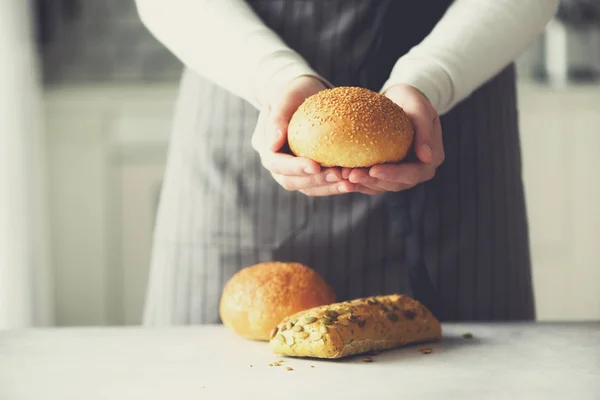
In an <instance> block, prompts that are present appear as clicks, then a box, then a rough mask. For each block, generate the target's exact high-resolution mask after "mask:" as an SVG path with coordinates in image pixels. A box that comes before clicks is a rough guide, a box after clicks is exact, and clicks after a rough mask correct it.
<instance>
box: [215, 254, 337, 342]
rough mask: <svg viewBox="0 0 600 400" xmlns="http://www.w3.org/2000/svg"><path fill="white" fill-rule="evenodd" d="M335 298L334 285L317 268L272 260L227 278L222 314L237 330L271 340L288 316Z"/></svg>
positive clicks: (256, 337) (231, 327)
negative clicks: (276, 328) (274, 332)
mask: <svg viewBox="0 0 600 400" xmlns="http://www.w3.org/2000/svg"><path fill="white" fill-rule="evenodd" d="M334 302H335V294H334V292H333V289H332V288H331V287H330V286H329V285H328V284H327V283H326V282H325V280H324V279H323V278H322V277H321V276H320V275H319V274H318V273H317V272H316V271H314V270H312V269H311V268H309V267H307V266H305V265H302V264H299V263H283V262H269V263H261V264H256V265H253V266H250V267H246V268H244V269H242V270H240V271H239V272H237V273H236V274H235V275H234V276H233V277H232V278H231V279H230V280H229V282H227V284H226V285H225V288H224V289H223V294H222V296H221V304H220V314H221V321H223V325H225V326H226V327H228V328H229V329H231V330H232V331H234V332H235V333H236V334H238V335H240V336H242V337H244V338H246V339H252V340H261V341H268V340H269V339H270V333H271V331H272V330H273V328H275V327H276V326H277V325H278V324H279V323H280V322H281V321H282V320H283V319H284V318H285V317H287V316H289V315H292V314H295V313H297V312H300V311H304V310H307V309H309V308H313V307H317V306H322V305H326V304H331V303H334Z"/></svg>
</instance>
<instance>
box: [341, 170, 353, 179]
mask: <svg viewBox="0 0 600 400" xmlns="http://www.w3.org/2000/svg"><path fill="white" fill-rule="evenodd" d="M350 172H352V168H342V178H344V179H348V177H349V176H350Z"/></svg>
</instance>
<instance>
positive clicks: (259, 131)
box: [250, 107, 270, 153]
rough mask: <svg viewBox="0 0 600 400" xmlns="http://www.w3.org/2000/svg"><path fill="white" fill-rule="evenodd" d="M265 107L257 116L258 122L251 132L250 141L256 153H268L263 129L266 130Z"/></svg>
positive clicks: (266, 112) (268, 147)
mask: <svg viewBox="0 0 600 400" xmlns="http://www.w3.org/2000/svg"><path fill="white" fill-rule="evenodd" d="M268 109H269V107H267V108H266V109H265V110H262V111H261V112H260V113H259V114H258V120H257V121H256V125H255V127H254V132H252V139H251V141H250V143H251V145H252V148H253V149H254V150H256V151H257V152H258V153H263V152H265V151H269V149H270V146H269V145H268V142H267V140H266V136H265V129H266V125H265V123H266V121H267V116H268V112H269V111H268Z"/></svg>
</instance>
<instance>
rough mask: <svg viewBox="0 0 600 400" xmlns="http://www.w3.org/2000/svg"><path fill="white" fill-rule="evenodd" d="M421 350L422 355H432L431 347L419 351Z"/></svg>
mask: <svg viewBox="0 0 600 400" xmlns="http://www.w3.org/2000/svg"><path fill="white" fill-rule="evenodd" d="M419 350H420V351H421V353H423V354H431V352H432V351H433V350H432V349H431V347H423V348H421V349H419Z"/></svg>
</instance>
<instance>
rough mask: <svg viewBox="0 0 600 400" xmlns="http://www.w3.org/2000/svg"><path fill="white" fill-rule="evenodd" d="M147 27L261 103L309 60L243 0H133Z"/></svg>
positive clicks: (206, 72) (204, 70) (193, 65)
mask: <svg viewBox="0 0 600 400" xmlns="http://www.w3.org/2000/svg"><path fill="white" fill-rule="evenodd" d="M136 5H137V9H138V13H139V16H140V18H141V20H142V22H143V23H144V25H145V26H146V27H147V29H148V30H149V31H150V32H151V33H152V34H153V35H154V36H155V37H156V38H157V40H159V41H160V42H161V43H162V44H163V45H164V46H165V47H167V48H168V49H169V50H170V51H171V52H172V53H173V54H174V55H175V56H176V57H178V58H179V59H180V60H181V62H182V63H183V64H184V65H186V66H187V67H189V68H190V69H192V70H194V71H195V72H196V73H198V74H199V75H201V76H203V77H205V78H206V79H209V80H211V81H213V82H214V83H216V84H218V85H220V86H222V87H224V88H225V89H227V90H229V91H230V92H232V93H234V94H236V95H238V96H240V97H242V98H244V99H246V100H247V101H249V102H250V103H251V104H253V105H254V106H255V107H257V108H261V106H262V105H264V104H265V103H266V101H267V99H268V98H269V96H270V94H271V93H272V92H273V91H274V90H276V89H277V88H278V87H281V86H282V85H284V84H285V83H286V82H289V81H290V80H292V79H294V78H296V77H299V76H303V75H311V76H315V77H317V78H319V79H321V80H323V81H324V82H325V83H326V84H328V83H327V82H326V81H325V79H323V78H322V77H320V76H319V75H318V74H317V73H316V72H315V71H314V70H313V68H311V66H310V65H309V64H308V63H307V62H306V61H305V60H304V59H303V58H302V57H301V56H300V54H298V53H297V52H295V51H294V50H292V49H291V48H289V47H288V46H287V45H286V44H285V43H284V42H283V41H282V39H281V38H279V36H278V35H277V34H276V33H275V32H273V31H272V30H271V29H270V28H269V27H267V26H266V25H265V24H264V23H263V21H262V20H261V19H260V18H259V17H258V16H257V15H256V13H254V10H252V8H251V7H250V6H249V5H248V4H247V3H246V2H245V1H243V0H136Z"/></svg>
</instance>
